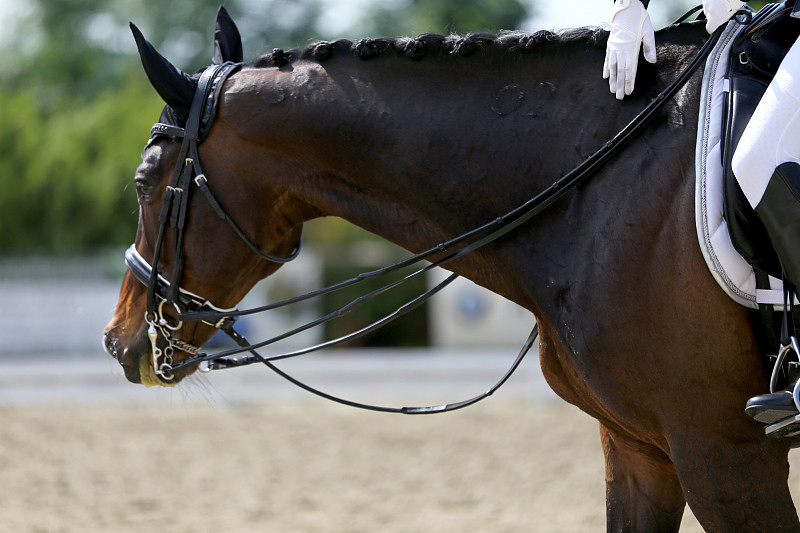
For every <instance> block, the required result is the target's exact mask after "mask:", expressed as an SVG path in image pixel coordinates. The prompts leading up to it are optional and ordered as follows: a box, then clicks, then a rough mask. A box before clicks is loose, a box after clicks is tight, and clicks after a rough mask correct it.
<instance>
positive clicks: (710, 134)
mask: <svg viewBox="0 0 800 533" xmlns="http://www.w3.org/2000/svg"><path fill="white" fill-rule="evenodd" d="M743 30H744V26H742V25H740V24H738V23H736V22H730V23H729V24H728V26H727V27H726V28H725V31H724V32H723V34H722V37H721V38H720V40H719V41H718V43H717V46H716V47H715V48H714V50H713V51H712V52H711V55H709V56H708V59H707V60H706V66H705V70H704V73H703V85H702V89H701V94H700V117H699V120H698V126H697V153H696V157H695V165H696V174H697V184H696V191H695V193H696V197H695V214H696V225H697V236H698V238H699V240H700V249H701V250H702V252H703V257H704V258H705V260H706V264H707V265H708V268H709V270H710V271H711V274H712V275H713V276H714V279H715V280H717V283H718V284H719V286H720V287H721V288H722V290H724V291H725V293H726V294H727V295H728V296H730V297H731V298H732V299H733V300H734V301H735V302H737V303H739V304H741V305H743V306H746V307H750V308H757V307H758V304H782V303H783V289H782V288H783V283H782V282H781V280H779V279H776V278H773V277H772V276H770V278H769V281H770V289H769V290H761V289H758V290H757V289H756V277H755V273H754V272H753V268H752V267H751V266H750V264H749V263H748V262H747V261H746V260H745V259H744V258H743V257H742V256H741V255H740V254H739V253H738V252H737V251H736V249H735V248H734V247H733V242H732V241H731V237H730V234H729V232H728V225H727V223H726V222H725V219H724V218H723V206H724V204H723V202H724V200H723V189H724V188H723V183H722V144H721V141H722V110H723V107H724V102H725V99H726V92H727V90H728V80H727V78H726V77H725V74H726V72H727V70H728V57H729V55H730V49H731V45H732V44H733V41H734V39H735V38H736V36H737V35H738V33H739V32H740V31H743Z"/></svg>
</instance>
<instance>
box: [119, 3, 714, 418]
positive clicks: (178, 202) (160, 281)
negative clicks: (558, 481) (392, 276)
mask: <svg viewBox="0 0 800 533" xmlns="http://www.w3.org/2000/svg"><path fill="white" fill-rule="evenodd" d="M691 13H692V12H689V13H687V14H686V15H684V17H682V19H681V20H684V19H685V18H687V17H688V16H689V15H691ZM677 22H680V20H679V21H677ZM677 22H676V23H677ZM721 33H722V28H720V29H719V30H717V32H715V34H714V35H712V36H711V37H710V38H709V39H708V40H707V41H706V42H705V44H704V45H703V47H702V48H701V49H700V51H699V52H698V54H697V55H696V56H695V57H694V58H693V59H692V61H691V62H690V63H689V65H687V67H686V68H685V69H684V70H683V72H681V74H680V75H679V76H678V77H677V78H676V79H675V80H674V81H673V82H672V83H671V84H670V85H669V86H668V87H667V88H666V89H664V91H663V92H661V93H660V94H659V95H658V96H657V97H656V98H655V99H654V100H653V101H651V102H650V104H649V105H647V106H646V107H645V108H644V110H642V112H641V113H639V115H637V116H636V117H635V118H634V119H633V120H632V121H631V122H630V123H629V124H628V125H627V126H625V128H623V129H622V130H621V131H620V132H619V133H618V134H617V135H615V136H614V137H613V138H612V139H611V140H609V141H608V142H607V143H606V144H605V145H603V146H602V147H601V148H600V149H599V150H598V151H597V152H595V153H594V154H593V155H592V156H591V157H590V158H589V159H587V160H586V161H584V162H583V163H581V164H580V165H578V166H577V167H576V168H575V169H573V170H572V171H570V172H569V173H567V174H566V175H564V176H563V177H561V178H560V179H558V180H557V181H555V182H554V183H553V184H552V185H551V186H550V187H548V188H547V189H545V190H544V191H542V192H541V193H540V194H538V195H537V196H535V197H534V198H531V199H530V200H528V201H527V202H525V203H524V204H522V205H521V206H519V207H517V208H516V209H514V210H512V211H510V212H508V213H506V214H505V215H503V216H501V217H499V218H497V219H495V220H493V221H491V222H489V223H487V224H485V225H483V226H481V227H479V228H476V229H474V230H472V231H470V232H467V233H465V234H463V235H460V236H458V237H456V238H454V239H451V240H450V241H447V242H444V243H441V244H439V245H437V246H435V247H433V248H431V249H429V250H427V251H425V252H422V253H420V254H417V255H415V256H412V257H410V258H408V259H405V260H403V261H401V262H398V263H395V264H393V265H389V266H386V267H384V268H382V269H379V270H375V271H372V272H366V273H363V274H360V275H358V276H356V277H355V278H352V279H349V280H346V281H343V282H340V283H337V284H334V285H331V286H328V287H324V288H322V289H317V290H315V291H312V292H309V293H307V294H304V295H301V296H296V297H294V298H290V299H288V300H284V301H281V302H277V303H274V304H270V305H266V306H262V307H258V308H254V309H248V310H244V311H239V310H236V309H220V308H218V307H216V306H214V305H213V304H211V303H210V302H209V301H208V300H206V299H204V298H202V297H200V296H197V295H195V294H193V293H191V292H189V291H186V290H184V289H182V288H180V287H179V284H180V278H181V273H182V271H183V256H182V243H183V233H184V225H185V213H186V206H187V203H188V194H189V190H190V187H191V184H192V181H194V183H195V184H196V185H197V186H198V188H200V190H201V191H202V192H203V195H204V197H205V198H206V199H207V201H208V202H209V204H210V205H211V206H212V207H213V208H214V211H215V212H216V213H217V215H218V216H219V217H220V218H221V219H223V220H225V221H227V222H228V224H229V225H230V226H231V227H232V228H233V230H234V232H235V233H236V234H237V235H238V236H239V237H240V238H241V239H242V240H243V241H244V242H245V243H246V244H247V245H248V247H249V248H250V249H251V250H253V251H254V252H255V253H257V254H258V255H259V256H261V257H262V258H264V259H266V260H269V261H274V262H279V263H285V262H288V261H291V260H292V259H294V258H296V257H297V255H298V254H299V252H300V243H298V245H297V247H296V249H295V251H294V252H293V253H292V254H291V255H290V256H288V257H275V256H272V255H270V254H267V253H265V252H263V251H261V250H260V249H259V248H258V247H257V246H255V245H254V244H253V243H252V242H251V241H250V240H249V239H248V238H247V236H246V235H245V234H244V233H243V232H242V231H241V229H239V227H238V226H237V225H236V224H235V222H234V221H233V220H232V219H231V218H230V216H228V214H227V213H226V212H225V211H224V209H223V208H222V206H221V205H220V204H219V202H218V201H217V200H216V198H215V197H214V195H213V193H212V191H211V189H210V188H209V186H208V180H207V179H206V177H205V176H204V175H203V173H202V170H201V168H200V162H199V158H198V154H197V145H198V144H199V143H201V142H202V141H203V140H204V139H205V136H206V135H207V134H208V130H209V129H210V125H211V122H212V121H213V118H214V115H215V113H216V106H217V100H218V97H219V93H220V91H221V89H222V85H223V82H224V81H225V79H227V77H228V76H230V75H231V74H232V73H233V72H234V71H235V70H236V68H238V65H236V64H233V63H225V64H223V65H216V66H213V67H209V68H208V69H206V70H205V71H204V72H203V73H202V75H201V77H200V80H199V82H198V87H197V92H196V93H195V97H194V100H193V101H192V106H191V109H190V113H189V118H188V120H187V123H186V127H185V128H180V127H176V126H172V125H169V124H162V123H157V124H155V125H154V126H153V128H152V130H151V140H150V142H152V141H153V139H155V138H157V137H158V136H168V137H171V138H176V139H183V142H182V145H181V151H180V155H179V157H178V163H177V164H176V168H175V173H174V175H173V177H172V181H171V183H170V185H169V186H167V188H166V193H165V197H164V202H163V205H162V210H161V214H160V216H159V221H160V227H159V232H158V238H157V240H156V246H155V251H154V254H153V261H152V263H151V264H148V263H147V261H146V260H145V259H144V258H143V257H142V256H141V254H140V253H139V252H138V251H137V250H136V247H135V245H133V246H131V247H130V248H129V249H128V251H127V252H126V254H125V262H126V264H127V266H128V268H129V269H130V271H131V272H132V274H133V275H134V276H135V277H136V278H137V279H138V280H139V281H141V282H142V283H144V284H146V285H147V312H146V313H145V320H146V321H147V324H148V326H149V330H148V336H149V338H150V342H151V345H152V348H153V360H152V364H153V370H154V372H155V374H156V375H157V376H159V378H161V379H162V380H164V381H165V382H168V381H170V380H172V379H174V372H175V371H176V370H178V369H181V368H184V367H188V366H190V365H199V364H200V363H207V364H208V366H207V367H206V368H205V369H201V370H202V371H208V370H211V369H219V368H230V367H235V366H242V365H247V364H252V363H263V364H264V365H266V366H268V367H269V368H270V369H271V370H273V371H274V372H276V373H277V374H279V375H280V376H281V377H283V378H284V379H287V380H288V381H290V382H291V383H293V384H295V385H297V386H299V387H301V388H303V389H304V390H307V391H308V392H311V393H313V394H316V395H318V396H321V397H323V398H326V399H329V400H332V401H335V402H338V403H342V404H344V405H348V406H352V407H358V408H362V409H368V410H373V411H380V412H392V413H403V414H430V413H442V412H446V411H452V410H455V409H460V408H463V407H466V406H468V405H472V404H474V403H476V402H478V401H480V400H482V399H484V398H486V397H488V396H490V395H491V394H493V393H494V392H495V391H496V390H497V389H498V388H500V386H502V385H503V383H505V381H506V380H507V379H508V378H509V377H510V376H511V374H513V372H514V371H515V370H516V368H517V367H518V366H519V364H520V363H521V362H522V359H523V358H524V356H525V354H526V353H527V352H528V351H529V349H530V348H531V346H532V345H533V341H534V340H535V338H536V336H537V332H538V328H537V326H536V325H534V327H533V330H532V331H531V334H530V335H529V336H528V339H527V340H526V341H525V343H524V344H523V346H522V348H521V350H520V352H519V353H518V355H517V358H516V359H515V360H514V362H513V363H512V365H511V367H510V368H509V369H508V371H507V372H506V374H505V375H504V376H503V377H502V378H501V379H500V380H499V381H498V382H497V383H496V384H495V385H494V386H492V387H491V388H490V389H488V390H487V391H486V392H484V393H482V394H480V395H478V396H475V397H474V398H472V399H469V400H465V401H462V402H458V403H452V404H447V405H440V406H432V407H401V408H393V407H380V406H374V405H369V404H362V403H358V402H352V401H349V400H344V399H341V398H338V397H335V396H331V395H329V394H326V393H324V392H321V391H319V390H317V389H314V388H313V387H310V386H309V385H306V384H305V383H303V382H300V381H298V380H296V379H295V378H293V377H292V376H290V375H288V374H286V373H284V372H283V371H281V370H280V369H279V368H277V367H276V366H275V365H273V364H272V362H273V361H276V360H280V359H285V358H288V357H294V356H297V355H301V354H305V353H309V352H312V351H316V350H319V349H322V348H326V347H329V346H332V345H336V344H340V343H343V342H346V341H348V340H351V339H353V338H356V337H359V336H361V335H364V334H365V333H368V332H370V331H373V330H374V329H377V328H378V327H380V326H382V325H384V324H386V323H387V322H389V321H391V320H394V319H395V318H397V317H399V316H402V315H403V314H406V313H407V312H409V311H410V310H412V309H414V308H416V307H418V306H419V305H421V304H423V303H424V302H425V301H427V299H429V298H430V297H431V296H433V295H434V294H436V293H437V292H438V291H439V290H441V289H442V288H443V287H445V286H446V285H448V284H449V283H451V282H452V281H453V280H455V278H457V277H458V276H457V275H456V274H453V275H451V276H450V277H448V278H447V279H446V280H445V281H443V282H442V283H440V284H439V285H437V286H436V287H434V288H433V289H431V290H429V291H428V292H426V293H424V294H423V295H421V296H419V297H417V298H415V299H413V300H411V301H410V302H408V303H407V304H405V305H403V306H401V307H399V308H398V309H397V310H396V311H395V312H393V313H391V314H390V315H388V316H387V317H385V318H383V319H381V320H379V321H377V322H375V323H374V324H372V325H370V326H367V327H365V328H363V329H361V330H359V331H356V332H354V333H352V334H350V335H346V336H344V337H341V338H339V339H335V340H333V341H328V342H326V343H322V344H319V345H317V346H312V347H310V348H306V349H304V350H299V351H296V352H291V353H286V354H281V355H276V356H270V357H262V356H261V355H260V354H258V352H257V351H256V349H258V348H261V347H263V346H266V345H269V344H272V343H274V342H277V341H279V340H282V339H285V338H287V337H290V336H292V335H295V334H297V333H300V332H301V331H305V330H307V329H310V328H312V327H315V326H318V325H320V324H322V323H324V322H327V321H329V320H332V319H335V318H338V317H339V316H341V315H342V314H344V313H346V312H348V311H350V310H351V309H352V308H354V307H356V306H358V305H361V304H363V303H365V302H366V301H368V300H370V299H372V298H374V297H376V296H378V295H380V294H382V293H384V292H386V291H387V290H390V289H392V288H394V287H396V286H398V285H400V284H401V283H403V282H405V281H408V280H409V279H411V278H413V277H415V276H417V275H420V274H424V273H425V272H427V271H428V270H430V269H432V268H435V267H437V266H441V265H443V264H445V263H448V262H450V261H453V260H455V259H458V258H459V257H462V256H463V255H465V254H468V253H471V252H472V251H474V250H476V249H478V248H480V247H482V246H484V245H486V244H488V243H490V242H493V241H495V240H497V239H499V238H500V237H502V236H504V235H506V234H508V233H509V232H511V231H513V230H514V229H516V228H518V227H519V226H521V225H522V224H525V223H526V222H528V221H529V220H531V219H532V218H534V217H535V216H536V215H538V214H539V213H541V212H542V211H544V210H545V209H547V207H549V206H550V205H551V204H553V203H554V202H556V201H557V200H558V199H560V198H561V197H563V196H564V195H565V194H566V193H567V192H568V191H570V190H571V189H572V188H574V187H575V186H577V185H578V184H579V183H581V182H583V181H584V180H585V179H587V178H588V177H590V176H591V175H593V174H594V173H596V172H597V171H598V170H599V169H600V167H601V166H602V165H604V164H605V163H606V162H607V161H608V160H609V159H611V158H612V157H613V156H614V155H616V154H617V153H618V152H619V151H620V150H621V149H622V148H623V147H624V146H626V145H627V144H628V143H629V142H630V141H631V140H632V139H634V138H635V137H636V136H637V135H638V134H639V133H640V132H641V131H642V130H643V129H644V128H645V127H646V126H647V125H648V124H649V123H650V121H651V120H652V119H653V118H654V117H655V116H657V115H658V113H659V112H660V110H661V108H662V107H663V106H664V104H666V102H668V101H669V100H670V99H671V98H672V97H674V96H675V94H676V93H677V92H678V90H680V88H681V87H682V86H683V85H684V84H685V83H686V82H687V81H688V80H689V79H690V78H691V76H692V75H693V74H694V73H695V72H696V71H697V69H698V68H699V67H700V66H701V65H702V64H703V62H704V61H705V58H706V57H707V56H708V54H709V53H710V52H711V50H712V49H713V47H714V45H715V44H716V42H717V40H718V39H719V36H720V35H721ZM167 223H169V224H170V226H171V227H172V228H174V229H175V232H176V239H175V254H174V257H175V266H174V271H173V275H172V278H171V282H170V281H167V280H166V279H164V278H163V277H162V276H161V275H160V274H159V273H158V272H157V265H158V258H159V255H160V253H161V246H162V243H163V239H164V233H165V231H166V226H167ZM453 249H457V251H454V252H451V250H453ZM436 257H438V259H434V258H436ZM423 260H431V261H433V262H432V263H431V264H430V265H428V266H426V267H423V268H421V269H419V270H417V271H416V272H414V273H413V274H410V275H408V276H406V277H405V278H403V279H401V280H399V281H396V282H392V283H389V284H387V285H385V286H384V287H382V288H380V289H376V290H375V291H372V292H371V293H368V294H366V295H364V296H361V297H360V298H358V299H356V300H354V301H353V302H351V303H350V304H348V305H346V306H344V307H342V308H341V309H339V310H338V311H335V312H333V313H331V314H329V315H327V316H325V317H322V318H320V319H318V320H315V321H312V322H310V323H308V324H305V325H303V326H300V327H298V328H296V329H294V330H292V331H289V332H286V333H284V334H282V335H279V336H277V337H274V338H272V339H269V340H267V341H264V342H261V343H258V344H249V343H248V342H247V340H246V339H245V338H244V337H242V336H241V335H240V334H238V333H237V332H236V330H235V329H234V328H233V324H234V321H235V319H236V317H238V316H242V315H246V314H254V313H259V312H262V311H268V310H271V309H276V308H279V307H284V306H286V305H290V304H294V303H297V302H300V301H304V300H308V299H311V298H314V297H317V296H321V295H323V294H327V293H330V292H333V291H336V290H338V289H341V288H344V287H348V286H350V285H353V284H356V283H359V282H361V281H364V280H367V279H372V278H375V277H379V276H383V275H385V274H388V273H390V272H395V271H397V270H398V269H400V268H404V267H407V266H410V265H413V264H416V263H419V262H421V261H423ZM151 265H152V266H151ZM164 308H167V309H171V310H173V309H174V310H175V312H176V313H177V315H176V318H169V317H167V316H165V314H164V313H163V310H164ZM170 320H173V321H177V324H176V325H172V324H171V322H170ZM183 321H193V322H203V323H205V324H208V325H211V326H213V327H215V328H218V329H220V330H222V331H224V332H225V333H226V334H228V336H230V337H231V338H232V339H233V340H234V341H235V342H236V343H237V344H238V345H239V346H240V348H239V349H233V350H227V351H223V352H220V353H216V354H211V355H208V354H203V353H200V352H199V348H197V347H195V346H192V345H190V344H188V343H185V342H183V341H181V340H179V339H177V338H175V337H174V336H173V334H175V332H177V331H178V330H179V329H180V327H181V325H182V323H183ZM162 343H163V345H164V346H165V349H164V350H161V349H160V348H159V346H160V345H161V344H162ZM175 350H180V351H184V352H187V353H189V354H190V355H192V356H193V357H191V358H190V359H188V360H185V361H182V362H181V363H178V364H173V362H172V354H173V353H174V351H175ZM244 352H249V353H250V354H251V355H250V356H246V357H243V358H241V359H235V358H231V357H230V356H232V355H236V354H241V353H244Z"/></svg>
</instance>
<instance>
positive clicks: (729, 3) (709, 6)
mask: <svg viewBox="0 0 800 533" xmlns="http://www.w3.org/2000/svg"><path fill="white" fill-rule="evenodd" d="M744 4H745V3H744V2H740V1H739V0H703V11H704V12H705V14H706V19H707V21H706V31H708V33H714V31H715V30H716V29H717V28H719V27H720V26H722V25H723V24H725V23H726V22H728V21H729V20H730V18H731V17H732V16H733V15H734V14H735V13H736V12H737V11H739V9H741V7H742V6H743V5H744Z"/></svg>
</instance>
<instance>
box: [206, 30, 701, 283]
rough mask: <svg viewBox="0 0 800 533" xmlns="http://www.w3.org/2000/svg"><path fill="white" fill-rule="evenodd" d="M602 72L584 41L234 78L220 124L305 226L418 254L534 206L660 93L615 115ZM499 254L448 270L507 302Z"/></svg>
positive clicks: (349, 61) (336, 63) (338, 62)
mask: <svg viewBox="0 0 800 533" xmlns="http://www.w3.org/2000/svg"><path fill="white" fill-rule="evenodd" d="M683 55H688V53H687V54H683ZM679 56H681V54H675V57H679ZM673 60H674V61H677V62H680V60H675V58H673ZM602 61H603V49H602V47H598V46H597V45H592V44H589V43H587V42H585V40H584V41H567V42H564V43H560V44H558V45H552V46H547V47H545V48H543V49H542V50H541V51H540V52H533V53H530V54H521V53H519V52H507V53H504V54H485V55H480V54H478V55H477V56H476V57H467V58H464V57H454V56H453V55H451V54H440V55H438V56H436V57H430V58H428V57H426V58H424V59H423V60H422V61H419V62H414V61H411V60H409V59H406V58H402V57H393V55H392V56H389V55H384V56H381V57H378V58H376V59H373V60H371V61H368V62H365V61H361V60H360V59H358V58H355V57H347V56H345V57H336V58H333V59H331V60H329V61H327V62H325V63H318V62H315V61H296V62H294V63H292V64H289V65H287V66H285V67H283V68H281V69H275V68H270V69H253V70H245V71H244V72H242V73H240V74H238V75H237V76H236V77H235V78H234V79H232V82H231V83H230V86H229V88H227V89H226V95H225V101H224V104H223V108H222V110H221V114H222V116H221V118H222V120H223V122H227V123H230V124H231V125H233V127H234V128H235V129H236V130H237V135H238V137H239V138H244V139H247V141H248V143H250V144H251V145H252V147H253V149H254V150H255V151H257V152H259V153H263V154H265V157H267V158H269V159H268V161H269V163H266V162H265V163H263V164H262V165H259V166H260V168H270V167H272V168H275V167H276V166H282V167H283V168H285V169H286V172H284V173H283V174H284V176H285V180H284V185H285V186H286V187H287V188H288V189H290V190H291V192H290V193H289V194H290V195H292V196H293V197H295V198H297V199H298V201H299V204H300V205H302V206H303V208H302V209H301V211H303V212H304V215H302V216H301V218H307V217H312V216H325V215H334V216H340V217H342V218H345V219H346V220H349V221H350V222H352V223H354V224H356V225H358V226H361V227H363V228H365V229H367V230H369V231H371V232H373V233H376V234H378V235H381V236H383V237H385V238H387V239H389V240H391V241H393V242H395V243H397V244H399V245H400V246H402V247H404V248H406V249H409V250H411V251H415V252H416V251H421V250H424V249H427V248H429V247H430V246H433V245H435V244H437V243H439V242H443V241H446V240H448V239H450V238H452V237H454V236H456V235H459V234H461V233H463V232H465V231H468V230H470V229H473V228H475V227H477V226H479V225H482V224H485V223H486V222H488V221H491V220H493V219H494V218H496V217H497V216H500V215H502V214H504V213H506V212H507V211H509V210H511V209H513V208H514V207H517V206H518V205H520V204H521V203H522V202H524V201H525V200H526V199H528V198H530V197H532V196H534V195H535V194H536V193H538V192H540V191H541V190H543V189H544V188H546V187H547V186H548V185H549V184H550V183H552V182H553V181H554V180H555V179H557V178H558V177H560V176H562V175H564V174H565V173H566V172H568V171H569V170H570V169H571V168H573V167H574V166H576V165H577V164H578V163H579V162H581V161H582V160H584V159H585V158H586V157H587V156H589V155H590V154H591V153H593V152H594V151H595V150H596V149H598V148H599V147H600V146H602V144H603V143H604V142H605V141H607V140H608V139H610V138H611V137H612V136H613V135H614V134H615V133H616V132H617V131H618V130H619V129H620V128H621V127H622V126H624V125H625V124H626V123H627V122H628V121H629V120H630V119H631V118H632V117H633V116H634V115H635V114H636V112H637V111H638V110H639V109H641V108H642V107H643V105H644V103H646V101H647V100H648V99H649V98H651V97H652V95H653V94H654V92H657V89H658V87H657V85H658V83H657V82H656V83H653V86H654V88H653V90H645V91H642V92H641V94H640V95H639V96H638V97H634V98H629V99H628V100H627V101H626V102H624V103H623V104H619V103H618V102H616V101H614V99H613V98H612V97H610V95H609V93H608V88H607V85H606V83H605V82H604V81H603V80H601V79H600V76H599V72H600V69H601V67H602ZM662 70H663V69H662ZM642 71H643V73H640V76H641V77H642V79H647V78H648V77H651V78H653V79H654V80H656V79H657V78H658V76H654V75H653V72H650V73H649V74H648V67H646V66H645V67H644V68H643V69H642ZM659 74H660V73H659ZM667 81H671V80H667ZM228 108H229V109H230V110H232V111H233V113H232V114H228V111H227V109H228ZM276 164H277V165H276ZM278 174H280V172H278ZM512 240H513V239H512ZM501 248H502V247H490V248H487V249H486V250H483V251H481V252H479V253H477V254H475V255H474V256H472V257H470V258H469V259H468V260H465V261H463V262H462V263H461V265H458V266H456V267H455V268H454V270H456V271H459V273H462V274H466V275H467V276H468V277H470V278H472V279H474V280H476V281H478V282H479V283H481V284H483V285H487V286H490V287H491V288H493V289H495V290H496V291H497V292H501V293H509V292H513V289H511V288H509V287H507V286H505V287H502V286H499V285H503V283H504V282H503V281H498V280H499V279H500V278H502V277H503V274H502V273H501V271H502V270H504V269H506V267H507V265H505V264H504V261H505V259H504V256H503V252H502V251H501ZM506 283H512V282H506Z"/></svg>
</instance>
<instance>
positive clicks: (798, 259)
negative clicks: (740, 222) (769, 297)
mask: <svg viewBox="0 0 800 533" xmlns="http://www.w3.org/2000/svg"><path fill="white" fill-rule="evenodd" d="M755 211H756V214H757V215H758V218H759V219H761V222H762V223H763V224H764V227H765V228H766V230H767V234H768V235H769V239H770V241H772V246H773V247H774V248H775V252H777V254H778V257H779V258H780V260H781V265H782V266H783V270H784V272H785V274H786V276H787V277H788V278H789V280H790V281H791V282H792V283H793V284H794V286H795V287H800V165H798V164H797V163H783V164H782V165H780V166H779V167H778V168H776V169H775V173H774V174H772V178H770V180H769V184H768V185H767V188H766V190H765V191H764V196H762V197H761V201H760V202H759V203H758V205H757V206H756V209H755Z"/></svg>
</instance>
